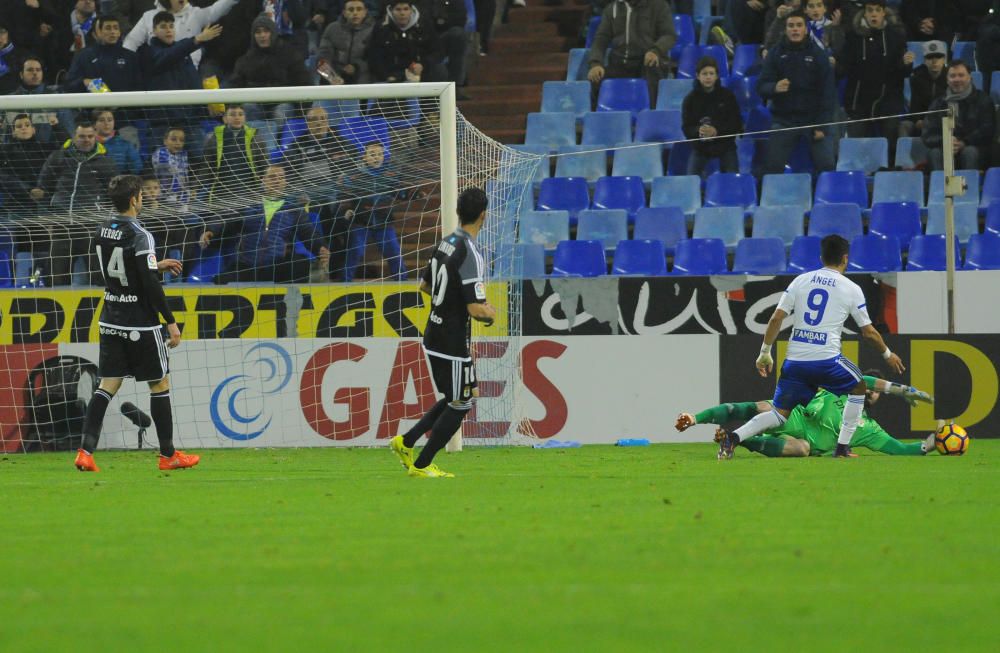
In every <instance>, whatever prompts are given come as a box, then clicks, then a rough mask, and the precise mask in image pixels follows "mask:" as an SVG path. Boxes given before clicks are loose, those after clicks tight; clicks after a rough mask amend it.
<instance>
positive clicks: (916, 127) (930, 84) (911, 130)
mask: <svg viewBox="0 0 1000 653" xmlns="http://www.w3.org/2000/svg"><path fill="white" fill-rule="evenodd" d="M922 45H923V51H924V62H923V63H922V64H920V65H919V66H917V67H916V68H914V69H913V74H912V75H911V76H910V113H920V112H922V111H927V107H929V106H930V105H931V102H932V101H934V100H935V99H937V98H939V97H941V96H943V95H944V93H945V91H947V90H948V79H947V77H946V75H945V74H944V68H945V65H946V64H947V63H948V46H946V45H945V43H944V41H927V42H926V43H924V44H922ZM924 120H925V118H924V117H923V116H911V117H910V118H909V119H907V120H903V121H902V122H901V123H900V125H899V135H900V136H901V137H902V136H920V134H921V133H923V130H924Z"/></svg>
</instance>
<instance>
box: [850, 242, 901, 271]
mask: <svg viewBox="0 0 1000 653" xmlns="http://www.w3.org/2000/svg"><path fill="white" fill-rule="evenodd" d="M902 269H903V259H902V256H901V255H900V249H899V241H898V240H897V239H896V237H895V236H856V237H855V238H854V239H853V240H852V241H851V253H850V255H849V256H848V258H847V270H848V271H849V272H894V271H897V270H902Z"/></svg>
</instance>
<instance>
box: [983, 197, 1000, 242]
mask: <svg viewBox="0 0 1000 653" xmlns="http://www.w3.org/2000/svg"><path fill="white" fill-rule="evenodd" d="M986 231H990V232H992V233H995V234H1000V200H994V201H993V202H990V205H989V206H987V207H986Z"/></svg>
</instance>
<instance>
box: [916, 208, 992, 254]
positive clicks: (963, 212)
mask: <svg viewBox="0 0 1000 653" xmlns="http://www.w3.org/2000/svg"><path fill="white" fill-rule="evenodd" d="M925 233H927V234H943V233H944V204H932V205H930V206H929V207H928V208H927V229H926V230H925ZM977 233H979V209H978V208H977V207H976V206H975V205H973V204H956V205H955V237H956V238H958V241H959V242H960V243H962V244H963V245H964V244H965V243H967V242H969V237H970V236H972V234H977Z"/></svg>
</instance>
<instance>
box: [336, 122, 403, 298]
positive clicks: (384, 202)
mask: <svg viewBox="0 0 1000 653" xmlns="http://www.w3.org/2000/svg"><path fill="white" fill-rule="evenodd" d="M342 188H343V194H344V196H346V197H348V198H349V199H345V200H344V201H342V202H341V203H340V206H339V208H338V213H337V217H338V218H339V219H341V220H343V222H342V223H341V224H345V225H346V227H347V240H348V243H347V257H346V262H345V265H344V269H343V281H353V280H354V277H355V275H356V274H357V268H358V265H360V264H361V262H362V260H363V259H364V255H365V247H366V245H367V244H368V236H369V234H370V235H372V236H374V237H375V244H376V246H377V247H378V249H379V252H380V253H381V254H382V258H384V259H385V261H386V263H387V264H388V265H389V272H390V275H391V277H392V278H393V279H405V278H406V266H405V265H404V263H403V256H402V252H401V248H400V246H399V238H398V237H397V236H396V229H395V228H394V227H393V226H392V223H393V220H395V217H396V216H395V202H396V200H397V199H400V198H402V197H403V195H404V194H403V193H401V192H400V190H399V188H400V180H399V176H398V174H396V172H395V171H394V170H393V169H392V166H390V165H389V164H387V163H386V162H385V146H384V145H382V143H381V142H379V141H371V142H369V143H366V144H365V150H364V154H363V155H362V157H361V161H359V162H358V163H357V164H356V167H355V168H354V170H352V171H351V172H349V173H348V174H347V176H346V178H345V179H344V181H343V183H342ZM332 235H334V236H336V235H337V231H336V230H334V233H333V234H332ZM331 278H332V279H334V280H339V279H338V275H336V274H335V275H334V276H333V277H331Z"/></svg>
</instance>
